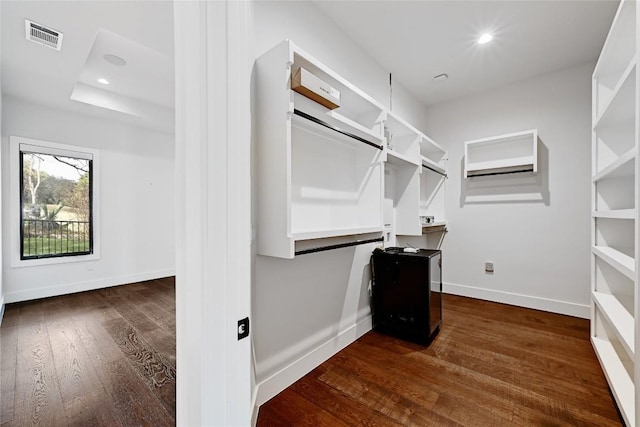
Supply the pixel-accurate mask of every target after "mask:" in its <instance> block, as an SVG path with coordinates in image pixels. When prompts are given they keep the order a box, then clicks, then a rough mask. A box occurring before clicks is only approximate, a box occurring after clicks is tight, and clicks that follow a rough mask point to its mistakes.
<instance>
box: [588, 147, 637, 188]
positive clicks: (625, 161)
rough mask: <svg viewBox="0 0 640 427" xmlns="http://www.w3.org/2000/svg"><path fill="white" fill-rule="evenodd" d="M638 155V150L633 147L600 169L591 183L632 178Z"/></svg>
mask: <svg viewBox="0 0 640 427" xmlns="http://www.w3.org/2000/svg"><path fill="white" fill-rule="evenodd" d="M637 153H638V149H637V148H636V147H633V148H632V149H630V150H629V151H627V152H626V153H624V154H623V155H621V156H620V157H618V158H616V159H615V160H613V161H611V162H610V163H608V164H607V166H606V167H604V168H602V169H601V170H600V171H599V172H597V173H596V174H595V175H593V182H598V181H600V180H603V179H611V178H621V177H626V176H630V177H633V175H634V171H635V164H634V163H635V159H636V155H637Z"/></svg>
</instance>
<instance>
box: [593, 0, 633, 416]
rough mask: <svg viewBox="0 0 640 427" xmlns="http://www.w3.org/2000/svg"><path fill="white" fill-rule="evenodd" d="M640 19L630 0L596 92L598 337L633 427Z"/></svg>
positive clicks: (609, 43)
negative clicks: (639, 38)
mask: <svg viewBox="0 0 640 427" xmlns="http://www.w3.org/2000/svg"><path fill="white" fill-rule="evenodd" d="M637 22H638V17H637V11H636V3H635V1H629V0H623V1H622V2H621V3H620V6H619V8H618V12H617V14H616V16H615V18H614V21H613V24H612V27H611V30H610V32H609V35H608V36H607V40H606V42H605V44H604V47H603V50H602V53H601V54H600V59H599V60H598V63H597V65H596V68H595V70H594V73H593V91H592V93H593V115H592V123H593V138H592V164H593V168H592V170H593V174H592V209H591V210H592V215H591V216H592V227H591V244H592V249H591V252H592V257H591V299H592V311H591V312H592V317H591V342H592V343H593V347H594V349H595V352H596V354H597V356H598V360H599V361H600V364H601V365H602V369H603V371H604V373H605V376H606V378H607V380H608V382H609V386H610V387H611V391H612V393H613V395H614V397H615V399H616V402H617V404H618V407H619V409H620V412H621V413H622V416H623V418H624V420H625V423H626V424H627V425H629V426H635V425H636V420H638V419H640V405H638V404H637V403H636V401H637V396H638V384H640V360H639V358H638V354H639V348H638V341H639V335H638V334H639V330H640V329H639V327H638V326H639V324H638V318H639V316H638V315H639V313H640V311H639V308H640V305H639V304H640V303H639V292H638V283H639V276H638V256H637V254H638V221H639V219H638V210H637V206H638V192H639V185H638V183H639V181H638V177H639V173H638V171H639V169H638V168H639V161H638V155H637V154H638V132H639V130H638V129H637V126H638V120H637V117H638V114H639V111H638V99H639V92H638V84H637V82H638V67H637V58H638V39H637V37H638V35H637V30H636V28H637V25H638V24H637Z"/></svg>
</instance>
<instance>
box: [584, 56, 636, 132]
mask: <svg viewBox="0 0 640 427" xmlns="http://www.w3.org/2000/svg"><path fill="white" fill-rule="evenodd" d="M636 63H637V60H636V56H634V57H633V58H632V59H631V61H630V62H629V65H628V66H627V67H626V68H625V70H624V72H623V73H622V76H621V77H620V80H619V81H618V82H617V83H616V86H615V87H614V89H613V92H612V93H611V95H610V98H609V100H608V102H606V103H605V104H604V106H603V107H602V109H601V111H600V112H599V116H598V117H596V118H595V121H594V125H593V128H594V129H597V128H599V127H602V126H606V125H608V124H610V123H611V122H612V121H614V120H615V121H616V122H622V121H625V120H633V111H634V108H633V106H634V105H635V96H634V95H635V90H634V89H635V84H636V82H635V76H636V73H635V70H636ZM629 107H632V108H629Z"/></svg>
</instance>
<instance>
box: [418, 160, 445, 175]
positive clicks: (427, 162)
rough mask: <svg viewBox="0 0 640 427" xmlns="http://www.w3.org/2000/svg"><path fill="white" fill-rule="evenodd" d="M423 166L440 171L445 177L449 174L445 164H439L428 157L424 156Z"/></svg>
mask: <svg viewBox="0 0 640 427" xmlns="http://www.w3.org/2000/svg"><path fill="white" fill-rule="evenodd" d="M422 166H424V167H425V168H427V169H430V170H432V171H433V172H437V173H439V174H440V175H442V177H443V178H444V177H446V176H447V169H445V168H444V167H443V166H441V165H439V164H438V163H436V162H434V161H433V160H431V159H430V158H428V157H425V156H422Z"/></svg>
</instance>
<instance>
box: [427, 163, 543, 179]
mask: <svg viewBox="0 0 640 427" xmlns="http://www.w3.org/2000/svg"><path fill="white" fill-rule="evenodd" d="M425 167H426V166H425ZM524 172H533V170H531V169H524V170H521V171H508V172H489V173H478V174H474V175H467V178H473V177H476V176H492V175H508V174H510V173H524Z"/></svg>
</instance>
